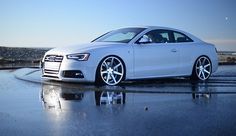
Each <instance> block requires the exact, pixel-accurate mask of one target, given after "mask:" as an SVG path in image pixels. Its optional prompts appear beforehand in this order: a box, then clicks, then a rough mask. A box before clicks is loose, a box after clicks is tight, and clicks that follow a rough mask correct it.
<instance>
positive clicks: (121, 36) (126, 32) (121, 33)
mask: <svg viewBox="0 0 236 136" xmlns="http://www.w3.org/2000/svg"><path fill="white" fill-rule="evenodd" d="M144 29H145V28H123V29H118V30H114V31H111V32H108V33H106V34H104V35H102V36H100V37H98V38H97V39H95V40H94V41H95V42H121V43H128V42H130V41H131V40H132V39H133V38H134V37H135V36H136V35H138V34H139V33H140V32H142V31H143V30H144Z"/></svg>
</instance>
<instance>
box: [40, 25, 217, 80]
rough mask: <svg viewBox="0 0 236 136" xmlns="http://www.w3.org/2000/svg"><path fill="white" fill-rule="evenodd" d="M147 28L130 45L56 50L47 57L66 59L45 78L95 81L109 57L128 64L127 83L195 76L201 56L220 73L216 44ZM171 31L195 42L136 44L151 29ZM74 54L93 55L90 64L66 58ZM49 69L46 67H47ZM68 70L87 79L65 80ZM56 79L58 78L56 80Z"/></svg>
mask: <svg viewBox="0 0 236 136" xmlns="http://www.w3.org/2000/svg"><path fill="white" fill-rule="evenodd" d="M142 28H145V30H143V31H142V32H141V33H139V34H138V35H136V36H135V37H134V38H133V39H132V40H131V41H129V42H128V43H117V42H91V43H88V44H83V45H75V46H67V47H60V48H54V49H52V50H50V51H48V52H46V54H45V56H44V58H43V60H42V63H43V64H45V63H53V62H45V57H46V56H47V55H61V56H63V60H62V62H61V63H60V66H59V68H58V74H49V73H45V71H44V69H45V67H43V68H42V69H43V78H45V79H51V80H62V81H78V82H95V80H96V70H97V67H98V65H99V63H100V62H101V61H102V59H104V58H105V57H107V56H110V55H114V56H117V57H119V58H120V59H121V60H122V61H123V62H124V65H125V80H130V79H140V78H156V77H174V76H191V74H192V70H193V67H194V64H195V62H196V60H197V58H198V57H200V56H207V57H208V58H209V59H210V61H211V63H212V73H213V72H215V71H216V70H217V67H218V59H217V54H216V50H215V47H214V45H212V44H208V43H206V42H204V41H202V40H200V39H198V38H196V37H195V36H193V35H191V34H189V33H186V32H183V31H180V30H177V29H172V28H167V27H154V26H149V27H142ZM159 29H161V30H162V29H164V30H171V31H177V32H181V33H183V34H185V35H187V36H188V37H189V38H191V39H192V40H193V42H183V43H149V44H138V43H136V41H137V40H138V39H140V38H141V37H142V36H143V35H144V34H146V33H147V32H150V31H151V30H159ZM74 53H89V54H90V56H89V59H88V60H87V61H78V60H73V59H68V58H67V57H66V55H69V54H74ZM44 66H45V65H44ZM65 70H80V71H82V73H83V75H84V78H66V77H63V71H65ZM55 77H56V78H55Z"/></svg>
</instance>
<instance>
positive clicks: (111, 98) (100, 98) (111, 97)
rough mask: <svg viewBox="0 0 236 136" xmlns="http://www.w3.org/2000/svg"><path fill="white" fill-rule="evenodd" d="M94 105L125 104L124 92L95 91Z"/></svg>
mask: <svg viewBox="0 0 236 136" xmlns="http://www.w3.org/2000/svg"><path fill="white" fill-rule="evenodd" d="M95 100H96V105H97V106H100V105H111V104H125V93H124V92H108V91H95Z"/></svg>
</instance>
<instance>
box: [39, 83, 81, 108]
mask: <svg viewBox="0 0 236 136" xmlns="http://www.w3.org/2000/svg"><path fill="white" fill-rule="evenodd" d="M83 97H84V93H83V92H82V91H79V90H78V89H76V88H65V87H63V86H60V85H58V86H56V85H48V84H43V86H42V91H41V100H42V102H43V105H44V108H46V109H62V106H63V103H62V101H66V100H73V101H81V100H82V99H83Z"/></svg>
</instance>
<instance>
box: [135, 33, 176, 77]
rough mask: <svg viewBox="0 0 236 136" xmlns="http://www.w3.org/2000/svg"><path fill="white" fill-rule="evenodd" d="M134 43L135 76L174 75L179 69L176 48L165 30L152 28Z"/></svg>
mask: <svg viewBox="0 0 236 136" xmlns="http://www.w3.org/2000/svg"><path fill="white" fill-rule="evenodd" d="M143 37H147V38H148V41H146V42H142V39H139V40H138V41H137V42H136V43H135V44H134V45H133V50H134V75H135V77H136V78H149V77H163V76H174V75H176V74H177V73H178V71H179V59H180V58H179V57H180V54H179V52H178V48H177V46H176V44H173V43H172V40H173V39H171V38H170V32H169V31H167V30H152V31H150V32H148V33H146V34H145V35H144V36H143Z"/></svg>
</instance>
